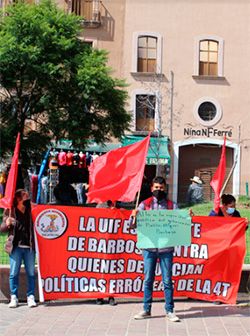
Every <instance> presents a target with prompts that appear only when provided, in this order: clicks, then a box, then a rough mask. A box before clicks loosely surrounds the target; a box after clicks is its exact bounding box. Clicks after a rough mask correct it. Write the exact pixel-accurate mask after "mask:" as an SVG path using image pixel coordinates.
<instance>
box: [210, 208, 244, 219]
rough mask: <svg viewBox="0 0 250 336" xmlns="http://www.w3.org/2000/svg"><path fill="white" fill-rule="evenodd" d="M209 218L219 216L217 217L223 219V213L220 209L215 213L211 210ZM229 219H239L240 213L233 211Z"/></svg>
mask: <svg viewBox="0 0 250 336" xmlns="http://www.w3.org/2000/svg"><path fill="white" fill-rule="evenodd" d="M209 216H219V217H224V215H223V212H222V211H221V209H219V212H218V213H216V212H215V211H214V210H212V211H211V212H210V214H209ZM230 217H241V215H240V213H239V211H238V210H234V213H233V214H232V215H231V216H230Z"/></svg>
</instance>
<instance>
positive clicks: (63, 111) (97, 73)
mask: <svg viewBox="0 0 250 336" xmlns="http://www.w3.org/2000/svg"><path fill="white" fill-rule="evenodd" d="M80 29H81V28H80V20H79V18H78V17H76V16H75V15H68V14H66V13H64V12H63V11H61V10H59V9H58V8H57V7H56V5H55V4H53V3H52V2H51V1H50V0H44V1H41V2H40V3H39V4H33V5H30V4H25V3H23V2H18V3H16V4H15V5H13V6H9V7H8V8H7V15H6V14H5V15H2V17H1V24H0V85H1V86H2V88H3V89H2V93H1V116H0V120H1V150H2V152H1V153H0V155H1V156H3V155H5V154H6V153H7V152H8V150H10V149H11V150H13V147H14V139H15V136H16V134H17V132H18V131H19V132H21V141H22V143H21V150H22V158H23V161H25V162H27V161H28V160H29V159H30V158H31V155H32V156H33V157H32V158H33V160H36V158H37V157H38V156H39V155H40V153H41V152H43V151H44V149H45V146H46V144H48V143H49V141H50V140H51V139H52V138H53V139H56V140H57V139H60V138H66V139H67V138H68V139H71V140H73V143H74V144H77V145H79V146H81V147H84V145H86V143H87V142H88V141H89V140H95V141H96V142H98V143H100V142H104V141H105V140H107V139H109V138H110V137H111V136H115V137H118V138H120V137H121V136H122V135H123V133H124V130H126V129H128V127H129V122H130V115H129V114H128V113H127V112H126V110H125V103H126V99H127V93H126V90H125V86H126V85H125V83H124V82H123V81H121V80H117V79H115V78H112V77H111V75H110V69H109V68H108V67H107V54H106V52H105V51H100V50H93V49H92V48H90V47H89V46H86V45H85V44H84V43H82V42H81V41H80V40H79V38H78V35H79V32H80ZM27 121H32V122H34V123H35V125H36V128H35V129H32V130H29V129H28V128H27ZM25 125H26V126H25ZM41 150H42V151H41Z"/></svg>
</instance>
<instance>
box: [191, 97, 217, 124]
mask: <svg viewBox="0 0 250 336" xmlns="http://www.w3.org/2000/svg"><path fill="white" fill-rule="evenodd" d="M194 116H195V118H196V119H197V121H198V122H199V123H200V124H202V125H203V126H214V125H215V124H216V123H217V122H218V121H219V120H220V119H221V117H222V110H221V106H220V104H219V103H218V102H217V101H216V100H215V99H213V98H210V97H204V98H201V99H199V100H198V101H197V102H196V103H195V106H194Z"/></svg>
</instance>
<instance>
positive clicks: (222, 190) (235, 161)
mask: <svg viewBox="0 0 250 336" xmlns="http://www.w3.org/2000/svg"><path fill="white" fill-rule="evenodd" d="M240 135H241V125H239V136H238V148H237V153H236V155H235V160H234V163H233V165H232V168H231V169H230V172H229V174H228V177H227V179H226V181H225V182H224V184H223V187H222V189H221V192H220V197H221V195H222V194H223V192H224V189H225V188H226V186H227V184H228V181H229V179H230V177H231V176H232V173H233V171H234V168H235V166H236V164H237V162H238V158H239V147H240Z"/></svg>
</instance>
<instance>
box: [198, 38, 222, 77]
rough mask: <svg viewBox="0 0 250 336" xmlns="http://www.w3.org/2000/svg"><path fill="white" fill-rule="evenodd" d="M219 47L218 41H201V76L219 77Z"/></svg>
mask: <svg viewBox="0 0 250 336" xmlns="http://www.w3.org/2000/svg"><path fill="white" fill-rule="evenodd" d="M218 45H219V43H218V42H217V41H212V40H203V41H200V62H199V75H200V76H218Z"/></svg>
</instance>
